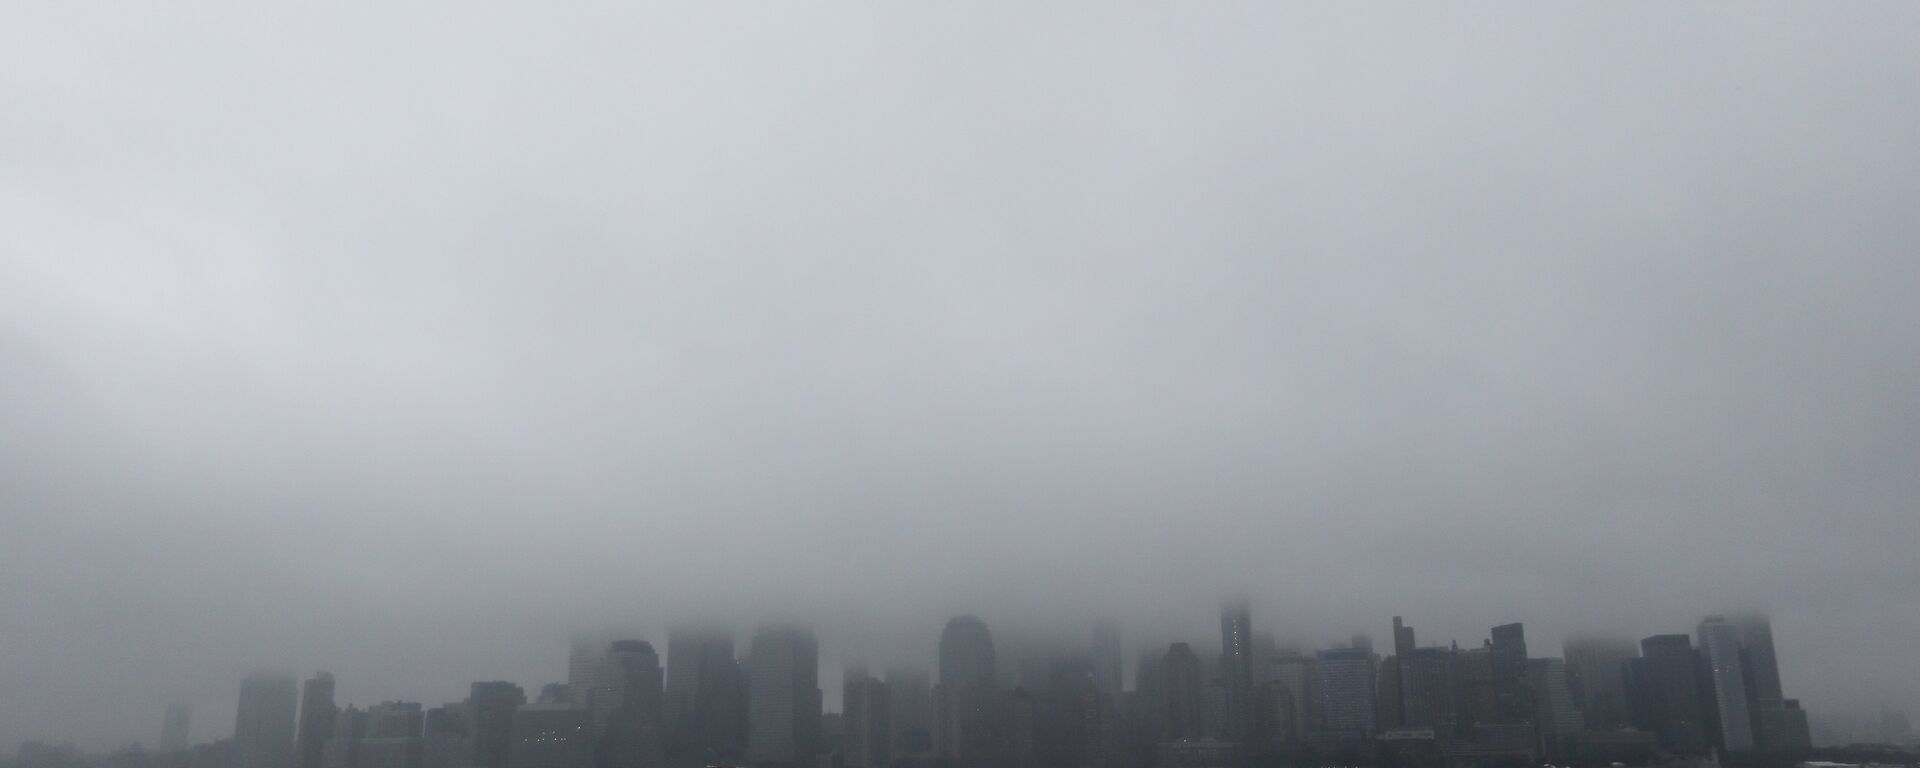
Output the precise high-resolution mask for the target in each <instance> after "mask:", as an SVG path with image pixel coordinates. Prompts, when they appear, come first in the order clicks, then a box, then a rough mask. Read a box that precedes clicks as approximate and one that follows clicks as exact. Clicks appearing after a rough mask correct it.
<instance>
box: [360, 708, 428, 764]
mask: <svg viewBox="0 0 1920 768" xmlns="http://www.w3.org/2000/svg"><path fill="white" fill-rule="evenodd" d="M423 715H424V713H423V712H422V711H421V709H420V705H419V704H416V703H413V702H408V701H389V702H384V703H381V704H375V705H373V706H371V707H367V711H366V713H365V714H364V715H363V717H364V718H365V719H366V725H365V730H364V731H362V733H361V734H360V747H359V750H358V753H357V755H356V757H355V759H354V767H353V768H420V762H421V753H422V743H421V739H420V732H421V726H422V725H423V723H424V721H425V718H424V716H423Z"/></svg>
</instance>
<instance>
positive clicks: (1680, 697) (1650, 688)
mask: <svg viewBox="0 0 1920 768" xmlns="http://www.w3.org/2000/svg"><path fill="white" fill-rule="evenodd" d="M1696 669H1697V664H1696V663H1695V661H1694V653H1693V645H1692V643H1691V642H1689V641H1688V639H1687V636H1686V635H1654V636H1652V637H1649V638H1646V639H1644V640H1641V641H1640V658H1639V659H1636V660H1635V661H1634V663H1633V664H1632V665H1630V666H1629V670H1630V671H1631V674H1630V676H1629V681H1630V682H1631V683H1632V685H1631V687H1632V688H1633V689H1634V690H1633V694H1632V695H1633V696H1634V697H1636V698H1638V699H1639V704H1638V706H1637V709H1639V710H1640V722H1641V724H1642V726H1643V727H1645V728H1647V729H1648V730H1651V731H1653V732H1654V733H1655V734H1657V735H1658V736H1659V738H1660V746H1661V748H1663V749H1665V750H1667V751H1668V752H1672V753H1674V754H1678V755H1699V754H1705V753H1706V751H1707V731H1706V727H1705V724H1704V723H1703V722H1702V720H1701V717H1702V711H1701V710H1702V702H1701V697H1700V689H1699V675H1698V674H1697V672H1696Z"/></svg>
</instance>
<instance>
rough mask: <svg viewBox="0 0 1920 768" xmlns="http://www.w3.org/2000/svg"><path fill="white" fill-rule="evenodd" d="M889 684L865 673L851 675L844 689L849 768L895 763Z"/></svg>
mask: <svg viewBox="0 0 1920 768" xmlns="http://www.w3.org/2000/svg"><path fill="white" fill-rule="evenodd" d="M890 694H891V691H890V690H889V689H888V687H887V684H886V683H883V682H881V681H880V680H878V679H876V678H874V677H873V676H871V675H868V674H866V672H865V671H864V670H862V671H858V672H855V673H849V674H848V675H847V679H846V682H845V684H844V685H843V686H842V687H841V696H840V702H841V709H842V710H843V711H844V714H845V717H844V720H845V727H846V731H847V733H846V746H845V748H844V749H843V750H842V754H843V755H844V757H845V760H844V761H843V762H844V763H845V765H847V766H848V767H849V768H887V766H888V765H890V764H892V762H893V722H892V721H893V701H892V696H891V695H890Z"/></svg>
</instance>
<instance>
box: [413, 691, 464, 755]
mask: <svg viewBox="0 0 1920 768" xmlns="http://www.w3.org/2000/svg"><path fill="white" fill-rule="evenodd" d="M472 761H473V729H472V728H471V727H470V726H469V724H468V722H467V708H466V706H465V705H463V704H448V705H446V706H443V707H434V708H433V709H429V710H427V713H426V717H425V718H423V722H422V725H421V729H420V766H421V768H468V766H470V765H471V764H472Z"/></svg>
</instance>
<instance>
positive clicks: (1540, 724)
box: [1527, 658, 1586, 757]
mask: <svg viewBox="0 0 1920 768" xmlns="http://www.w3.org/2000/svg"><path fill="white" fill-rule="evenodd" d="M1527 681H1528V687H1529V688H1530V689H1531V691H1532V693H1533V713H1534V726H1535V727H1536V728H1537V729H1538V731H1539V734H1540V751H1541V754H1544V755H1547V756H1549V757H1556V756H1561V755H1566V754H1569V753H1570V752H1571V751H1572V749H1573V743H1574V738H1575V737H1576V736H1577V735H1579V733H1580V731H1581V730H1582V729H1584V728H1585V727H1586V721H1585V720H1583V719H1582V718H1581V716H1580V709H1579V707H1578V706H1577V705H1576V704H1575V703H1574V700H1573V689H1572V688H1571V687H1569V686H1568V685H1567V663H1566V662H1565V661H1563V660H1561V659H1551V658H1547V659H1528V660H1527Z"/></svg>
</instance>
